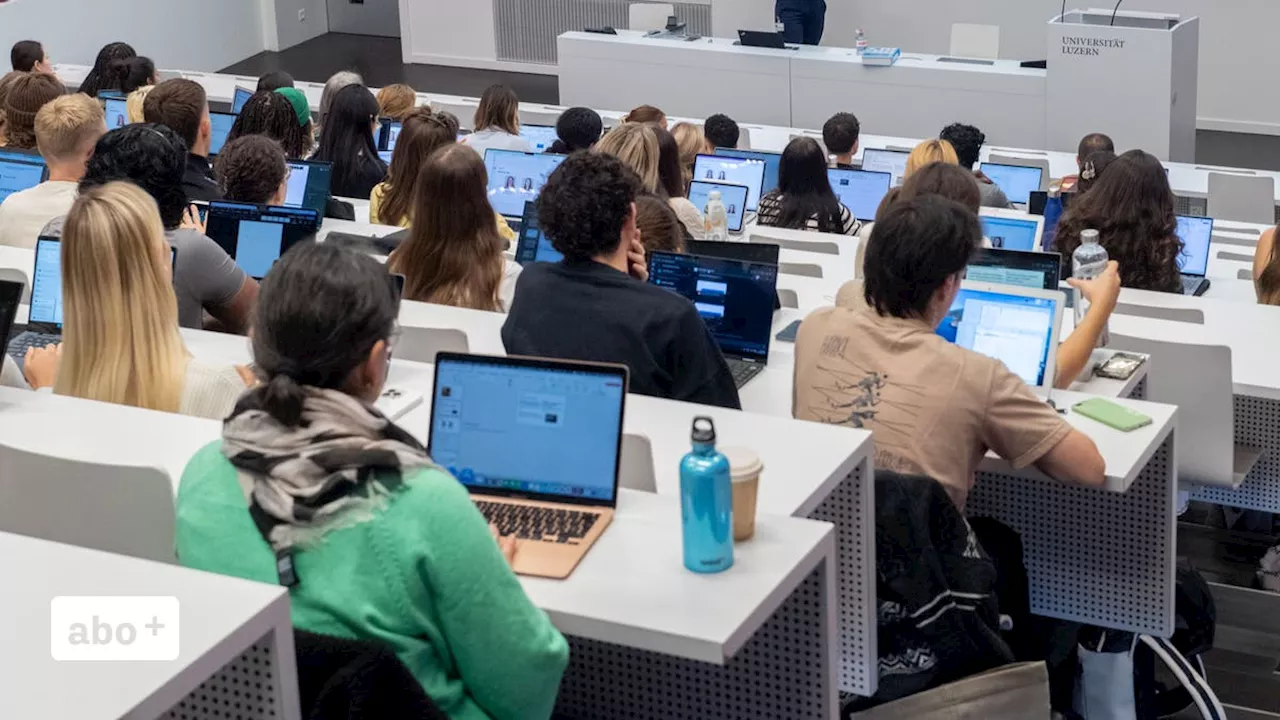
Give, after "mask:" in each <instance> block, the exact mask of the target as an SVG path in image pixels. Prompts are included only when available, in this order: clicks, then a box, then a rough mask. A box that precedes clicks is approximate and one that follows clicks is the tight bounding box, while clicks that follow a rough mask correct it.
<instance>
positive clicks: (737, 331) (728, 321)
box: [649, 251, 778, 388]
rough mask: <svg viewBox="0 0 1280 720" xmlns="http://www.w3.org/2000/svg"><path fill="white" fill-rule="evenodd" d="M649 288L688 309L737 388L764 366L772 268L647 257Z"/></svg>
mask: <svg viewBox="0 0 1280 720" xmlns="http://www.w3.org/2000/svg"><path fill="white" fill-rule="evenodd" d="M649 284H651V285H656V286H658V287H660V288H664V289H666V290H670V291H671V292H674V293H676V294H677V295H683V296H684V297H685V298H687V299H688V300H689V301H690V302H692V303H693V306H694V307H695V308H697V310H698V315H699V316H701V317H702V321H703V322H705V323H706V324H707V329H709V330H710V331H711V334H712V335H713V336H714V337H715V339H716V344H717V345H719V346H720V352H721V353H723V354H724V357H725V360H726V361H728V363H729V371H730V372H731V373H732V374H733V382H734V384H735V385H737V386H738V387H739V388H741V387H742V386H743V385H746V384H747V383H748V382H749V381H750V380H751V378H753V377H755V376H756V375H759V374H760V373H761V372H762V371H763V370H764V368H765V366H766V365H767V364H768V363H769V341H770V340H771V339H772V336H773V301H774V298H775V296H776V295H777V290H778V266H777V265H776V264H769V263H755V262H747V261H742V260H725V259H723V258H715V257H708V256H705V255H680V254H676V253H668V252H657V251H654V252H650V253H649Z"/></svg>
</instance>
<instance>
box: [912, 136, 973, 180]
mask: <svg viewBox="0 0 1280 720" xmlns="http://www.w3.org/2000/svg"><path fill="white" fill-rule="evenodd" d="M936 162H944V163H948V164H950V165H959V164H960V157H959V156H958V155H956V149H955V148H954V147H951V143H949V142H947V141H946V140H925V141H924V142H922V143H920V144H919V145H917V146H916V147H915V149H914V150H912V151H911V154H910V155H908V156H907V172H906V173H905V174H904V175H903V177H904V178H909V177H911V176H912V174H914V173H915V171H917V170H919V169H920V168H922V167H924V166H925V165H932V164H933V163H936Z"/></svg>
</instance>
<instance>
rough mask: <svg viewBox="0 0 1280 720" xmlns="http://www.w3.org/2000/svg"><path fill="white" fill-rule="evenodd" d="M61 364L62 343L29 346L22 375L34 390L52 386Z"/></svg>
mask: <svg viewBox="0 0 1280 720" xmlns="http://www.w3.org/2000/svg"><path fill="white" fill-rule="evenodd" d="M61 364H62V343H58V344H56V345H46V346H44V347H33V348H27V355H26V357H25V358H23V361H22V375H23V376H24V377H25V378H26V379H27V384H28V385H30V386H31V389H32V390H39V389H40V388H42V387H50V386H52V385H53V383H54V381H55V380H57V379H58V366H59V365H61Z"/></svg>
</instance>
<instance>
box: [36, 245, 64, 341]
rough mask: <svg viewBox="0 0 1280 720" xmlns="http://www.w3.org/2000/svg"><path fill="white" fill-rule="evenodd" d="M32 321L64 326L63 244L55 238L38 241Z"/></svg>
mask: <svg viewBox="0 0 1280 720" xmlns="http://www.w3.org/2000/svg"><path fill="white" fill-rule="evenodd" d="M30 319H31V322H33V323H43V324H46V325H57V326H59V327H61V326H62V243H60V242H59V241H58V240H56V239H54V238H40V239H39V240H37V241H36V264H35V273H34V277H33V278H32V279H31V314H30Z"/></svg>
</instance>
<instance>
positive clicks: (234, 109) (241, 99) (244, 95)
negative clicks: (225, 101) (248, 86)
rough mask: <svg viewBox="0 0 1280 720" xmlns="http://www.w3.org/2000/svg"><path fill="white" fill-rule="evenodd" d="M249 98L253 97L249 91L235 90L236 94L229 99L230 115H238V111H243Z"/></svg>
mask: <svg viewBox="0 0 1280 720" xmlns="http://www.w3.org/2000/svg"><path fill="white" fill-rule="evenodd" d="M251 97H253V92H252V91H251V90H245V89H244V88H241V87H238V88H236V93H235V95H234V96H233V97H232V98H231V114H232V115H239V114H240V111H241V110H243V109H244V104H245V103H247V102H249V98H251Z"/></svg>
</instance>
